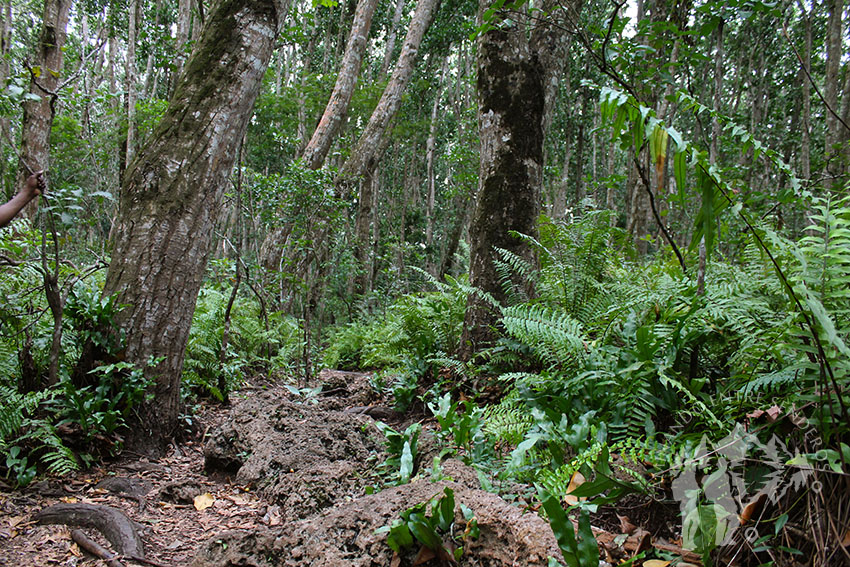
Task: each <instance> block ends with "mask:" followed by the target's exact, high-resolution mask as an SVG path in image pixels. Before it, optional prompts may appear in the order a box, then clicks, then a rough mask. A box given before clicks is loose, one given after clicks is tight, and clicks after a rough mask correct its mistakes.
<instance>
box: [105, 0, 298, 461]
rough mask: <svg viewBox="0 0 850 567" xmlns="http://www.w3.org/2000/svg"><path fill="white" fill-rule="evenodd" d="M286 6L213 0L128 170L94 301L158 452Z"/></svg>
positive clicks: (171, 426) (173, 416) (148, 441)
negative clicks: (100, 294) (137, 373)
mask: <svg viewBox="0 0 850 567" xmlns="http://www.w3.org/2000/svg"><path fill="white" fill-rule="evenodd" d="M287 10H288V2H287V1H286V0H278V1H275V0H222V1H220V2H219V3H218V4H217V5H216V6H215V7H214V9H213V11H212V13H210V14H209V15H208V18H207V22H206V26H205V28H204V31H203V32H202V34H201V36H200V38H199V40H198V43H197V44H196V46H195V50H194V53H193V55H192V57H191V58H190V59H189V61H188V62H187V63H186V67H185V69H184V71H183V73H182V75H181V76H180V78H179V79H178V82H177V86H176V89H175V92H174V96H173V97H172V99H171V101H170V103H169V106H168V110H167V111H166V113H165V115H164V116H163V118H162V120H161V122H160V124H159V126H158V127H157V128H156V130H155V131H154V133H153V134H152V135H151V137H150V139H149V141H148V142H147V143H146V144H145V145H144V146H143V148H142V149H141V150H140V151H139V152H138V154H137V155H136V157H135V158H134V160H133V162H132V163H131V164H129V166H128V169H127V172H126V175H125V177H124V180H123V183H122V187H121V195H120V203H119V212H118V219H117V221H116V225H115V231H114V234H115V236H114V242H113V254H112V262H111V263H110V266H109V271H108V273H107V277H106V284H105V288H104V295H105V296H108V295H112V294H117V298H118V301H119V302H120V303H121V304H124V305H126V308H125V309H124V310H123V311H122V312H121V314H120V315H119V317H118V321H117V322H118V324H119V325H120V327H121V328H122V329H123V330H124V331H125V332H126V336H127V343H126V347H125V351H124V355H125V358H126V360H128V361H130V362H133V363H135V364H137V365H139V366H145V365H147V364H148V363H149V361H150V359H151V358H152V357H153V358H161V357H164V358H163V359H162V360H159V361H157V362H156V363H154V364H152V365H149V366H147V367H146V370H145V372H146V375H148V376H150V377H151V378H153V379H154V380H155V386H154V398H153V400H152V401H150V402H149V403H147V404H146V405H145V407H144V410H143V412H142V416H141V425H142V427H140V428H137V429H136V430H135V431H134V433H135V435H136V436H137V437H138V438H139V439H138V440H139V441H140V442H141V443H143V445H142V446H143V448H144V449H146V450H148V451H151V452H156V451H157V449H159V448H161V447H162V446H163V444H164V442H165V441H166V440H167V439H168V438H169V437H170V436H171V435H172V434H173V432H174V430H175V427H176V424H177V418H178V414H179V411H180V377H181V371H182V367H183V358H184V354H185V347H186V341H187V339H188V334H189V327H190V326H191V323H192V313H193V311H194V307H195V301H196V299H197V295H198V290H199V289H200V286H201V281H202V279H203V277H204V270H205V268H206V265H207V258H208V255H209V252H210V243H211V241H212V234H213V228H214V224H215V221H216V216H217V213H218V210H219V209H220V208H221V200H222V195H223V193H224V189H225V187H226V186H227V184H228V175H229V174H230V170H231V168H232V166H233V161H234V158H235V156H236V154H237V151H236V150H237V147H238V145H239V143H240V141H241V140H242V137H243V135H244V132H245V129H246V127H247V125H248V121H249V119H250V117H251V110H252V108H253V105H254V100H255V99H256V97H257V94H258V92H259V89H260V86H261V83H262V79H263V76H264V74H265V71H266V67H267V66H268V63H269V59H270V58H271V54H272V50H273V48H274V40H275V37H276V35H277V32H278V30H279V27H280V24H281V22H282V20H283V18H284V17H285V15H286V13H287Z"/></svg>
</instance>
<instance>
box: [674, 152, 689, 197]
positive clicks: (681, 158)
mask: <svg viewBox="0 0 850 567" xmlns="http://www.w3.org/2000/svg"><path fill="white" fill-rule="evenodd" d="M687 171H688V154H687V152H684V151H682V152H678V153H676V155H674V156H673V174H674V175H675V176H676V189H677V190H678V195H679V204H680V205H681V206H683V207H684V206H685V187H686V185H685V181H686V179H687V177H686V176H687Z"/></svg>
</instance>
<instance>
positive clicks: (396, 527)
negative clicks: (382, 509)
mask: <svg viewBox="0 0 850 567" xmlns="http://www.w3.org/2000/svg"><path fill="white" fill-rule="evenodd" d="M389 531H390V533H389V535H388V536H387V545H389V546H390V549H392V550H393V551H395V552H396V553H401V550H402V549H404V548H406V547H410V546H411V545H413V536H412V535H411V534H410V529H409V528H408V527H407V523H406V522H403V521H401V520H396V521H395V522H393V525H392V527H390V528H389Z"/></svg>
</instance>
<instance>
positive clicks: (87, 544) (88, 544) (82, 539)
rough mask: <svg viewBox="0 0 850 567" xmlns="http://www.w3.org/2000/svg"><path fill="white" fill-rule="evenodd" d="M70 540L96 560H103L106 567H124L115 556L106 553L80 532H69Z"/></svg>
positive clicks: (100, 546) (101, 547) (104, 549)
mask: <svg viewBox="0 0 850 567" xmlns="http://www.w3.org/2000/svg"><path fill="white" fill-rule="evenodd" d="M71 539H72V540H74V541H75V542H76V543H77V545H79V546H80V547H81V548H82V549H83V550H85V551H88V552H89V553H91V554H92V555H94V556H95V557H97V558H98V559H103V560H104V561H105V562H106V565H107V567H124V564H123V563H121V562H120V561H118V559H117V557H118V556H117V555H115V554H114V553H110V552H109V551H107V549H106V548H104V547H103V546H102V545H100V544H98V543H97V542H96V541H93V540H92V539H90V538H89V536H87V535H86V534H84V533H83V532H81V531H80V530H71Z"/></svg>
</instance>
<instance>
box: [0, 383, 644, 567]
mask: <svg viewBox="0 0 850 567" xmlns="http://www.w3.org/2000/svg"><path fill="white" fill-rule="evenodd" d="M320 381H321V383H322V390H321V392H316V391H313V392H310V391H306V390H305V391H302V392H301V393H293V392H291V391H290V390H288V389H286V388H283V387H279V386H274V387H268V388H254V389H247V390H245V391H243V392H241V393H240V395H238V396H234V403H233V406H232V408H230V409H224V408H220V407H218V406H215V405H210V406H207V407H206V408H204V409H203V410H202V411H201V412H200V413H199V414H198V415H197V416H196V417H197V419H198V420H199V421H200V423H201V425H202V430H203V431H204V435H203V438H202V439H201V438H199V439H198V440H197V441H196V442H189V443H186V444H184V445H181V446H179V447H174V448H172V451H171V452H170V453H169V454H168V455H167V456H166V457H164V458H163V459H161V460H159V461H157V462H147V461H144V460H138V459H131V458H130V457H126V456H125V457H124V458H122V459H121V460H118V461H116V462H114V463H108V464H106V465H104V466H103V467H100V468H97V469H93V470H89V471H86V472H83V473H80V474H78V475H76V476H75V477H73V478H65V479H61V480H50V479H48V480H44V481H42V482H40V483H37V484H35V485H33V486H31V487H29V488H27V489H26V490H23V491H11V490H9V488H8V487H0V566H7V565H8V566H14V567H27V566H46V565H61V566H86V565H91V566H94V565H103V562H102V561H100V560H97V559H94V558H92V557H91V556H90V555H88V554H86V553H83V552H81V550H80V549H79V547H78V546H77V544H75V543H73V541H72V539H71V533H70V529H69V528H68V527H65V526H61V525H60V526H42V525H38V524H37V523H36V522H35V520H34V515H35V514H36V513H38V512H39V511H40V510H43V509H44V508H45V507H48V506H52V505H54V504H57V503H86V504H94V505H103V506H109V507H111V508H114V509H117V510H120V511H122V512H123V513H124V514H126V516H127V517H128V518H129V519H130V520H131V521H132V522H135V523H136V526H137V530H138V532H139V534H140V536H141V539H142V540H143V543H144V547H145V558H146V559H147V560H148V561H149V562H152V563H149V564H152V565H155V566H161V565H169V566H174V567H177V566H191V567H230V566H235V565H244V566H252V567H280V566H291V567H297V566H310V567H410V566H411V565H414V564H416V565H424V566H426V567H427V566H429V565H430V566H438V565H440V566H442V565H448V564H450V563H448V562H446V561H445V560H441V559H440V558H436V557H435V558H432V559H430V560H428V558H427V556H425V557H424V558H423V556H422V555H421V554H422V552H423V551H425V549H424V548H422V547H421V546H418V545H412V546H411V547H410V548H409V549H407V550H406V551H403V552H402V553H401V554H399V553H395V552H394V551H393V550H392V549H391V548H390V547H389V545H388V544H387V533H386V532H385V531H382V530H385V529H386V528H387V526H390V525H391V524H392V523H393V522H394V521H398V519H399V518H400V517H401V514H402V513H403V512H405V511H406V510H409V509H410V508H411V507H413V506H416V505H418V504H422V503H424V502H428V501H429V500H431V499H432V498H435V497H439V496H441V495H444V494H446V489H450V491H451V492H452V493H453V495H454V499H455V502H456V504H457V507H456V509H455V510H454V514H455V520H454V522H455V523H453V524H452V529H453V530H460V531H464V530H465V529H466V528H469V526H470V524H469V523H468V522H467V520H466V519H465V518H464V516H463V514H462V508H461V504H463V505H464V506H466V507H468V508H469V510H471V512H472V514H474V517H475V522H476V523H477V527H478V531H479V532H480V533H479V534H478V536H477V537H475V538H471V537H470V538H460V537H455V538H454V540H447V541H449V544H448V546H449V547H451V545H452V542H453V541H454V542H457V543H458V545H463V547H464V550H463V555H462V557H461V559H460V561H459V562H458V563H457V565H461V566H470V567H472V566H475V567H536V566H540V567H543V566H546V565H548V557H549V556H555V557H557V556H558V555H559V552H558V549H557V545H556V544H555V540H554V537H553V535H552V530H551V529H550V528H549V526H548V524H547V523H546V521H545V520H543V519H542V518H540V516H538V515H537V514H536V513H533V512H530V511H528V510H523V509H521V508H519V507H517V506H512V505H510V504H508V503H507V502H505V501H504V500H502V499H501V498H499V497H498V496H496V495H493V494H490V493H487V492H484V491H482V490H481V489H480V486H479V482H478V476H477V474H476V472H475V471H474V470H473V469H471V468H470V467H467V466H466V465H464V464H463V463H461V462H459V461H457V460H454V459H444V460H443V461H442V463H441V466H440V467H439V468H438V469H437V470H435V471H431V470H430V468H431V465H432V462H433V459H434V457H435V456H437V453H438V451H439V447H437V445H436V444H435V443H434V442H433V441H432V440H431V438H432V436H431V430H432V429H433V427H434V424H433V423H431V422H429V421H425V422H424V423H423V424H422V425H423V429H422V434H421V436H420V438H419V450H418V457H417V461H416V468H417V470H418V471H420V472H421V474H419V475H418V477H417V478H415V479H414V481H413V482H411V483H409V484H404V485H401V486H383V480H382V479H386V478H387V475H388V474H392V473H393V471H392V470H387V468H386V465H385V463H386V461H387V459H388V457H391V455H388V454H387V452H386V449H385V436H384V435H383V433H381V431H380V430H379V428H378V426H377V425H376V423H377V421H376V418H380V419H381V420H383V421H385V422H388V423H389V424H390V425H392V426H393V427H395V428H396V429H397V430H399V431H403V430H404V428H405V427H406V426H407V425H408V424H409V423H410V421H411V418H410V417H405V416H401V415H397V414H395V413H394V412H392V411H391V410H390V408H389V406H388V403H387V401H386V400H383V399H379V398H378V397H377V395H376V394H375V392H374V390H373V388H372V387H371V385H370V383H369V376H368V375H366V374H360V373H349V372H336V371H324V372H323V373H322V374H321V375H320ZM405 420H406V421H405ZM396 466H397V465H396ZM85 531H86V533H87V534H88V535H89V537H91V538H92V539H94V540H95V541H97V542H98V543H100V544H101V545H103V546H104V547H107V548H109V544H108V543H107V542H106V540H105V538H104V537H103V536H102V535H101V534H100V533H99V532H98V531H97V530H91V529H88V530H85ZM454 535H455V536H457V535H458V534H457V533H455V534H454ZM446 537H448V536H446ZM632 539H633V538H632ZM610 540H611V538H610V537H609V541H610ZM621 543H622V542H621ZM617 545H618V546H619V545H620V544H617ZM417 555H418V561H419V562H418V563H417ZM123 561H124V565H133V564H136V562H133V561H131V560H130V559H126V560H123Z"/></svg>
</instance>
